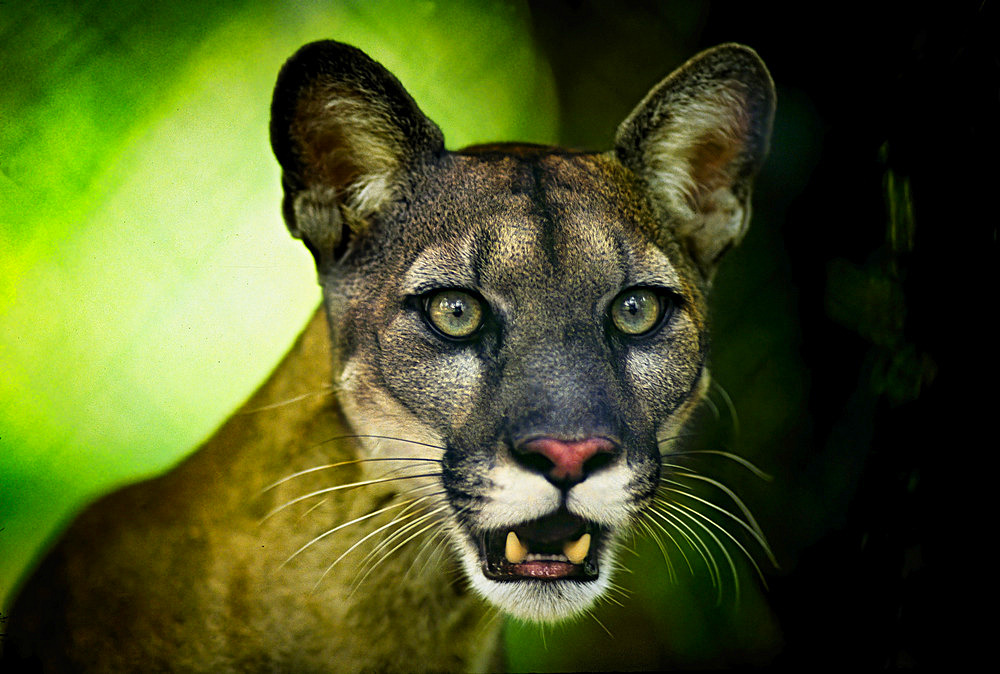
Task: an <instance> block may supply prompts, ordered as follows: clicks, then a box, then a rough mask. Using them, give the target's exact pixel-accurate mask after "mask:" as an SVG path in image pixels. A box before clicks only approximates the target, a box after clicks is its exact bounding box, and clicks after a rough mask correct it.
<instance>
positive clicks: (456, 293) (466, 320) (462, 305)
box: [424, 290, 486, 339]
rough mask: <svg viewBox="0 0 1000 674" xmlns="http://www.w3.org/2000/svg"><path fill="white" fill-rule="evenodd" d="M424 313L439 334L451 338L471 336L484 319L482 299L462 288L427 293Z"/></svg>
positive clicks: (484, 312)
mask: <svg viewBox="0 0 1000 674" xmlns="http://www.w3.org/2000/svg"><path fill="white" fill-rule="evenodd" d="M424 314H425V315H426V316H427V320H428V321H429V322H430V324H431V325H432V326H433V327H434V328H435V329H437V330H438V331H439V332H440V333H441V334H443V335H444V336H446V337H450V338H452V339H465V338H467V337H471V336H472V335H473V334H475V332H476V331H477V330H479V328H480V327H482V325H483V322H484V321H485V319H486V311H485V310H484V308H483V302H482V300H480V299H478V298H477V297H475V296H474V295H472V294H471V293H467V292H465V291H464V290H439V291H437V292H434V293H430V294H429V295H427V298H426V299H425V301H424Z"/></svg>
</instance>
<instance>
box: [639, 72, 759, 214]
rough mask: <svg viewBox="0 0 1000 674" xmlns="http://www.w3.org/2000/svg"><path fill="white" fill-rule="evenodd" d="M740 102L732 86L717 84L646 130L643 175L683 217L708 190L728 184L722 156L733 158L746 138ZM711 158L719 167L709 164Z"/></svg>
mask: <svg viewBox="0 0 1000 674" xmlns="http://www.w3.org/2000/svg"><path fill="white" fill-rule="evenodd" d="M743 105H744V100H743V98H742V97H740V96H738V95H736V94H735V93H734V92H733V90H732V89H731V88H729V87H722V86H720V87H716V88H715V90H714V91H712V92H711V93H710V94H709V95H705V96H703V97H701V98H698V99H688V100H684V101H683V102H681V103H679V104H675V105H674V106H672V107H671V109H670V112H669V118H668V119H665V120H664V121H663V122H662V123H661V124H660V125H659V126H657V127H656V128H655V129H654V130H653V132H652V133H651V134H650V136H649V138H648V140H647V142H646V144H645V154H644V161H645V178H646V180H647V182H648V184H649V186H650V187H651V188H652V190H653V191H654V193H656V194H659V195H661V197H665V198H666V200H667V202H668V203H667V205H668V206H669V208H670V210H671V211H672V212H673V213H675V214H676V215H678V216H680V217H681V219H690V218H692V217H694V216H695V215H696V213H697V212H698V210H699V208H700V207H701V206H702V203H701V202H702V197H703V195H704V193H705V192H706V191H709V192H711V191H714V189H712V188H717V187H718V186H719V184H718V183H731V177H730V176H726V175H725V173H724V171H725V169H726V168H727V167H726V166H725V165H724V164H725V162H724V161H723V159H724V158H725V155H727V154H728V155H729V156H730V157H731V158H732V159H735V158H736V156H738V154H739V153H740V150H741V149H742V148H741V146H742V144H743V143H744V142H745V134H746V132H747V129H748V126H749V120H748V119H747V118H746V115H745V113H743V110H744V108H743ZM741 113H742V114H741ZM706 146H711V147H714V148H715V149H716V154H717V155H718V156H716V157H711V156H707V155H706V153H705V152H704V148H705V147H706ZM712 162H714V163H716V164H717V165H708V164H709V163H712ZM706 181H707V182H708V183H709V184H706ZM711 183H716V184H714V185H712V184H711ZM706 188H709V189H708V190H706Z"/></svg>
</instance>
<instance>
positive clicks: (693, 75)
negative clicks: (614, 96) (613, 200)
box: [615, 44, 775, 279]
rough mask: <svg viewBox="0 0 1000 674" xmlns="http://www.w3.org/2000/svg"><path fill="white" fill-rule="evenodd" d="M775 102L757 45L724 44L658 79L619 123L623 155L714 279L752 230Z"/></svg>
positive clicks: (667, 224)
mask: <svg viewBox="0 0 1000 674" xmlns="http://www.w3.org/2000/svg"><path fill="white" fill-rule="evenodd" d="M774 101H775V93H774V83H773V82H772V81H771V76H770V74H769V73H768V71H767V68H766V67H765V66H764V62H763V61H761V59H760V57H759V56H757V53H756V52H755V51H754V50H752V49H750V48H749V47H745V46H743V45H738V44H724V45H720V46H718V47H715V48H713V49H709V50H707V51H704V52H701V53H700V54H698V55H697V56H695V57H694V58H692V59H691V60H689V61H688V62H687V63H685V64H684V65H683V66H681V67H680V68H678V69H677V70H676V71H674V72H673V73H672V74H671V75H669V76H668V77H667V78H666V79H664V80H663V81H662V82H660V83H659V84H658V85H656V86H655V87H654V88H653V89H652V91H650V92H649V94H647V96H646V98H645V99H643V100H642V102H641V103H639V105H638V106H636V108H635V110H633V111H632V114H630V115H629V116H628V118H627V119H626V120H625V121H624V122H622V124H621V126H619V127H618V133H617V135H616V137H615V152H616V154H617V156H618V159H619V161H621V162H622V163H623V164H624V165H625V166H627V167H628V168H629V169H631V170H632V171H633V172H634V173H635V174H636V175H637V176H638V177H639V179H640V181H641V183H642V184H643V186H644V187H645V189H646V192H647V194H648V196H649V198H650V201H651V202H652V204H653V206H654V208H655V210H656V211H657V215H658V217H659V219H660V222H661V226H662V227H664V228H670V229H671V231H672V232H673V233H674V235H675V236H676V237H677V238H678V239H679V240H680V241H681V243H682V244H684V245H685V247H686V248H687V250H688V252H689V254H690V255H691V257H692V258H693V260H694V262H695V263H696V264H697V265H698V267H699V269H701V271H702V273H703V275H704V276H705V278H706V279H711V277H712V274H713V272H714V271H715V267H716V265H717V263H718V261H719V259H720V258H721V257H722V254H723V253H725V252H726V250H728V249H729V248H730V247H731V246H733V245H735V244H736V243H738V242H739V241H740V239H742V238H743V234H744V233H745V232H746V227H747V224H748V223H749V219H750V192H751V187H752V183H753V179H754V176H755V175H756V174H757V171H758V170H759V169H760V166H761V164H762V163H763V161H764V157H765V156H766V155H767V148H768V143H769V140H770V136H771V124H772V121H773V118H774Z"/></svg>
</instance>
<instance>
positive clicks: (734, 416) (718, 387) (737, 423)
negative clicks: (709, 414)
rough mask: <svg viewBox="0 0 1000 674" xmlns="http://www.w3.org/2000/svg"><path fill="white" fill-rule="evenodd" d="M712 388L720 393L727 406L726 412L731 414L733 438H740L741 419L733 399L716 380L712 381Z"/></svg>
mask: <svg viewBox="0 0 1000 674" xmlns="http://www.w3.org/2000/svg"><path fill="white" fill-rule="evenodd" d="M712 388H714V389H715V390H716V391H718V392H719V395H720V396H721V397H722V401H723V402H724V403H725V404H726V410H727V411H728V412H729V418H730V419H732V421H733V436H734V437H737V436H739V434H740V418H739V415H738V414H737V413H736V405H734V404H733V399H732V398H731V397H729V392H728V391H726V389H724V388H723V387H722V384H720V383H718V382H717V381H715V380H714V379H713V380H712ZM716 418H718V417H716Z"/></svg>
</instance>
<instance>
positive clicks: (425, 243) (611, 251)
mask: <svg viewBox="0 0 1000 674" xmlns="http://www.w3.org/2000/svg"><path fill="white" fill-rule="evenodd" d="M414 201H415V202H416V203H415V204H414V205H413V206H411V209H410V213H409V214H408V215H409V217H408V218H406V219H405V220H406V222H404V224H402V225H401V230H400V232H399V236H400V239H401V240H402V241H403V242H404V245H403V246H402V249H403V250H406V249H412V250H417V249H423V250H422V252H421V253H420V254H419V255H417V256H416V257H415V259H413V261H412V262H411V263H410V264H408V265H407V270H406V272H405V274H404V275H403V278H402V285H403V287H404V292H420V291H422V290H426V289H429V288H431V287H441V286H442V285H455V286H460V287H471V288H479V289H481V290H482V291H483V292H485V293H489V292H490V291H491V290H492V289H502V290H503V291H504V292H510V291H512V290H514V289H515V288H517V287H519V286H524V285H526V284H527V285H530V286H531V287H532V288H533V289H535V290H537V289H540V288H542V287H550V288H555V289H567V290H568V289H569V288H574V289H577V290H581V289H583V288H584V287H586V288H587V291H588V292H589V293H596V294H598V295H600V294H603V293H606V292H616V291H617V290H619V289H621V288H622V287H626V286H628V285H633V284H640V283H658V284H662V285H667V286H671V287H675V288H679V287H680V286H683V285H685V284H684V282H683V279H682V277H683V276H684V271H683V264H681V265H678V264H676V260H675V261H671V260H670V259H669V257H668V255H667V254H665V253H664V251H663V250H662V249H661V247H660V246H661V245H662V243H663V242H662V241H654V238H653V234H654V233H656V234H657V235H659V236H658V238H661V239H662V235H661V234H660V232H661V230H662V228H660V227H658V226H656V223H655V221H654V220H653V217H652V215H651V212H650V209H649V208H648V205H647V204H646V201H645V199H644V198H642V197H641V194H639V193H638V192H637V191H636V190H635V188H634V186H633V183H632V181H631V180H630V174H629V173H628V172H627V171H626V170H624V169H622V167H621V166H619V165H617V163H616V162H615V161H614V160H613V159H610V158H609V157H607V156H605V155H597V154H588V155H583V154H570V153H562V152H546V151H542V150H537V151H533V152H524V151H522V152H518V153H509V152H508V153H505V154H500V153H493V152H485V153H475V154H459V155H455V156H453V158H452V159H451V160H450V162H449V163H448V165H447V166H444V167H442V168H441V170H440V171H437V172H433V173H432V174H430V175H428V176H427V177H426V180H425V181H424V184H423V185H422V186H421V189H418V190H417V194H416V197H415V199H414ZM407 230H409V231H407ZM414 230H415V231H414ZM418 234H419V235H420V236H421V240H420V241H417V240H415V239H414V240H412V241H411V242H410V243H411V244H412V246H411V245H409V244H407V243H406V241H407V240H408V239H413V238H414V237H415V236H416V235H418Z"/></svg>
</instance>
